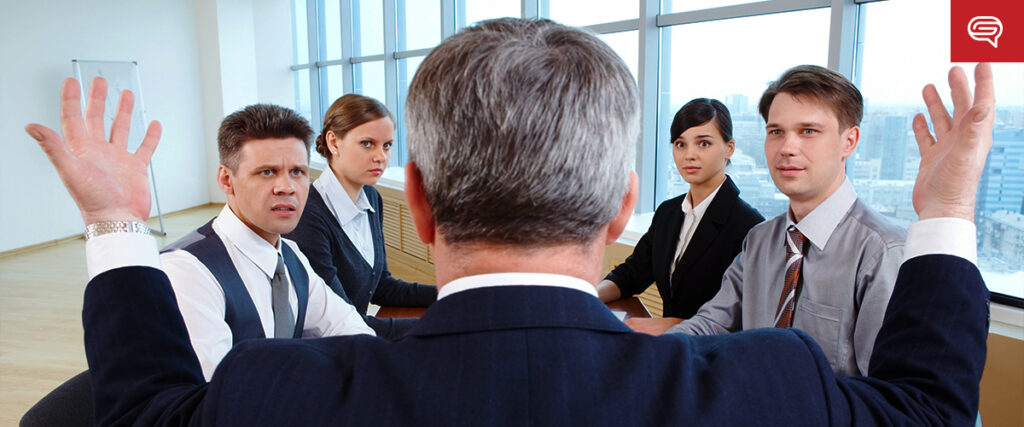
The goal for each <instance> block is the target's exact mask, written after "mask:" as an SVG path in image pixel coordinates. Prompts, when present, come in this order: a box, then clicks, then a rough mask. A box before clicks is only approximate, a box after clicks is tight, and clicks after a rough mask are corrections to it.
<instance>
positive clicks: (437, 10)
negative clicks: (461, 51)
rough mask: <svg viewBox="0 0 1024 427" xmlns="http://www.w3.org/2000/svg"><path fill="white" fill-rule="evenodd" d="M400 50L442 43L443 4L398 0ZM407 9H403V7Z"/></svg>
mask: <svg viewBox="0 0 1024 427" xmlns="http://www.w3.org/2000/svg"><path fill="white" fill-rule="evenodd" d="M397 3H398V50H399V51H403V50H416V49H424V48H428V47H434V46H436V45H438V44H440V43H441V2H438V1H435V0H397ZM403 3H404V5H405V7H402V5H403Z"/></svg>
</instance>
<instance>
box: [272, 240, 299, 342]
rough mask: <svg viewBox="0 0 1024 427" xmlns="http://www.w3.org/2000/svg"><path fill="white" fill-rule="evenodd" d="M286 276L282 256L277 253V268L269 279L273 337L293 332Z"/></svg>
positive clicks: (288, 336) (293, 320) (286, 335)
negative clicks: (272, 310)
mask: <svg viewBox="0 0 1024 427" xmlns="http://www.w3.org/2000/svg"><path fill="white" fill-rule="evenodd" d="M288 286H289V285H288V276H287V275H285V272H284V258H282V257H281V254H277V270H275V271H274V278H272V279H270V299H271V304H272V306H273V308H274V337H275V338H291V337H292V335H294V333H295V319H293V318H292V306H291V304H288Z"/></svg>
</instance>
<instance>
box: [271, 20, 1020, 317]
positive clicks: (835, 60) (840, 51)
mask: <svg viewBox="0 0 1024 427" xmlns="http://www.w3.org/2000/svg"><path fill="white" fill-rule="evenodd" d="M291 1H292V4H293V6H292V11H293V14H294V11H295V6H294V5H295V3H296V2H305V6H306V15H307V16H306V22H307V27H308V28H307V31H306V37H308V39H307V41H308V43H307V45H308V49H309V52H308V54H309V56H308V57H309V62H306V63H300V64H294V65H292V66H291V70H292V71H293V72H296V73H297V72H302V71H303V70H310V71H309V72H310V78H309V93H310V94H311V96H310V100H311V102H310V103H311V114H312V116H313V117H314V120H313V122H314V123H311V124H312V126H313V128H314V130H315V131H317V132H319V130H320V127H321V124H320V123H318V120H316V118H318V117H322V116H323V112H324V111H326V109H327V107H328V106H329V105H330V103H331V102H332V101H333V100H332V99H329V94H328V93H327V86H328V85H327V82H326V80H325V79H326V78H327V68H326V67H328V66H333V65H341V66H342V87H343V88H344V92H345V93H352V91H353V78H354V73H353V67H354V66H355V65H356V64H359V63H362V62H368V61H383V62H384V72H385V76H384V81H385V93H386V95H385V99H382V100H381V101H382V102H384V104H385V105H386V106H387V107H388V109H390V110H391V111H392V112H393V113H394V114H395V117H396V120H397V121H398V123H397V129H396V134H395V142H396V144H395V149H394V150H393V151H392V153H393V154H392V160H391V162H392V165H401V164H404V163H405V162H407V161H408V154H407V150H406V149H405V138H406V130H405V126H404V125H403V122H404V120H402V118H403V117H404V116H405V111H404V105H401V104H400V102H401V101H403V100H404V94H405V90H406V88H404V87H403V88H400V87H398V84H399V81H401V80H407V79H406V77H411V76H400V75H399V73H400V72H401V71H402V70H403V69H404V67H400V64H399V61H401V60H404V59H408V58H412V57H419V56H425V55H427V54H429V53H430V51H431V50H432V49H433V48H432V47H431V48H423V49H413V50H401V49H399V41H400V40H404V39H405V34H404V33H403V31H404V28H403V26H402V25H399V23H400V22H402V21H401V18H402V14H403V13H404V9H405V7H404V6H405V1H406V0H382V1H383V8H384V22H383V23H382V25H383V30H384V31H383V33H384V35H383V38H384V40H383V42H384V52H383V53H382V54H375V55H367V56H353V52H354V46H355V45H356V43H359V37H360V35H359V34H357V32H355V31H354V29H356V28H358V27H357V25H358V24H357V23H355V22H353V21H354V19H355V14H353V13H352V10H353V9H352V6H353V1H358V0H334V1H338V2H339V3H340V11H341V16H339V17H337V19H340V20H341V26H340V28H341V38H342V40H341V50H342V57H341V58H340V59H333V60H321V59H322V58H325V55H326V52H325V51H326V48H325V44H326V43H325V42H324V40H325V37H326V35H325V34H324V27H325V26H324V22H325V21H324V20H325V19H334V17H326V16H324V14H323V13H321V11H323V10H324V4H325V3H324V2H325V1H330V0H291ZM438 1H439V3H440V8H441V21H440V22H439V23H438V25H439V26H440V28H439V31H440V33H441V40H442V41H443V40H444V39H446V38H448V37H450V36H451V35H453V34H454V33H455V32H456V29H457V28H459V27H460V25H462V24H465V14H466V5H465V2H466V1H467V0H438ZM550 1H552V0H520V6H521V7H520V12H521V14H520V16H521V17H525V18H537V17H547V16H549V15H550ZM555 1H557V0H555ZM672 1H684V0H639V8H640V10H639V18H637V19H627V20H621V21H614V22H603V23H597V24H593V25H588V26H586V27H583V28H585V29H587V30H589V31H592V32H594V33H597V34H611V33H617V32H623V31H637V32H638V42H639V46H638V64H636V70H637V76H636V77H637V84H638V88H639V93H640V103H641V124H640V136H639V141H638V143H637V151H636V164H635V170H636V173H637V175H638V176H639V178H640V184H641V185H640V193H639V200H638V203H637V207H636V210H635V213H637V214H648V215H649V214H650V213H651V212H653V211H654V209H655V208H656V207H657V202H658V200H657V197H656V195H657V194H658V192H657V191H656V190H657V188H656V186H657V185H659V183H658V181H657V179H656V170H657V164H658V159H657V156H658V150H657V135H658V132H659V130H660V129H662V128H666V127H667V126H668V124H667V123H659V117H658V111H659V103H658V96H659V79H660V78H661V77H662V76H661V75H660V73H661V67H660V61H661V60H662V59H663V58H662V57H661V52H660V43H661V37H662V35H661V30H662V29H664V28H668V27H673V26H678V25H687V24H693V23H700V22H708V21H715V20H726V19H735V18H745V17H752V16H761V15H769V14H776V13H786V12H794V11H800V10H807V9H818V8H829V9H830V11H831V13H830V22H829V41H828V46H829V48H828V62H827V64H828V68H829V69H831V70H834V71H837V72H839V73H840V74H842V75H844V76H846V77H847V78H849V79H850V80H851V81H853V82H854V83H855V84H858V83H859V76H858V71H859V70H860V61H861V60H862V58H860V55H859V52H857V40H858V38H859V37H860V36H862V34H860V33H859V32H860V31H862V28H861V26H860V25H859V18H860V7H859V6H860V5H862V4H866V3H872V2H876V1H887V0H768V1H756V0H752V1H751V2H750V3H745V4H737V5H729V6H722V7H715V8H709V9H702V10H693V11H685V12H675V13H662V10H665V9H671V8H670V7H665V5H667V4H670V2H672ZM663 8H664V9H663ZM346 12H348V13H346ZM292 19H293V28H294V25H295V22H294V21H295V17H294V16H293V18H292ZM293 35H295V37H298V36H299V35H298V34H295V31H294V30H293ZM293 45H295V44H294V43H293ZM858 87H859V84H858ZM314 157H315V159H314V160H313V161H312V164H313V166H314V167H326V163H325V162H323V161H322V160H320V159H319V157H318V156H314ZM391 184H393V185H396V186H399V187H400V186H401V182H394V183H391ZM992 300H993V301H995V302H998V303H1002V304H1007V305H1012V306H1016V307H1024V299H1022V298H1017V297H1014V296H1010V295H1004V294H999V293H993V294H992Z"/></svg>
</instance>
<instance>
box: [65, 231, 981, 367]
mask: <svg viewBox="0 0 1024 427" xmlns="http://www.w3.org/2000/svg"><path fill="white" fill-rule="evenodd" d="M232 216H233V215H232ZM975 233H976V228H975V225H974V223H973V222H971V221H967V220H963V219H958V218H933V219H926V220H920V221H918V222H916V223H914V224H912V225H911V226H910V227H909V228H908V230H907V240H906V245H905V249H904V258H905V259H906V260H909V259H911V258H914V257H918V256H922V255H930V254H948V255H954V256H958V257H961V258H964V259H966V260H968V261H970V262H971V263H973V264H977V241H976V234H975ZM286 242H287V241H286ZM289 244H292V247H293V248H295V246H294V244H293V243H291V242H289ZM296 252H297V253H298V250H297V248H296ZM85 254H86V262H87V265H88V269H89V277H90V279H91V278H93V277H95V276H97V275H99V274H101V273H103V272H105V271H107V270H112V269H115V268H119V267H126V266H148V267H153V268H160V258H158V256H157V248H156V244H155V240H154V238H153V237H152V236H147V235H142V234H137V233H127V232H124V233H111V234H106V235H102V236H99V237H95V238H92V239H90V240H88V241H87V242H86V244H85ZM233 259H234V258H233ZM300 259H301V260H302V262H303V264H304V265H306V269H307V271H308V272H309V277H310V279H311V283H310V303H309V305H310V306H309V308H307V324H312V322H311V321H310V320H309V319H310V315H311V314H312V313H313V312H314V311H316V310H314V309H313V307H314V306H317V307H320V308H321V310H322V309H323V308H324V306H325V305H328V304H327V302H326V301H323V302H320V303H314V300H315V299H317V298H314V294H316V295H327V294H330V295H334V294H333V292H330V290H329V289H327V287H326V285H324V284H323V282H322V281H320V280H316V279H314V278H317V277H318V276H317V275H316V274H314V273H313V272H312V269H310V268H309V264H308V262H307V261H306V259H305V257H304V256H301V255H300ZM197 262H198V261H197ZM200 268H202V266H201V265H200ZM202 271H203V275H205V276H206V280H205V282H207V287H210V286H215V287H216V289H217V290H218V292H219V289H220V288H219V286H216V284H215V283H214V282H213V277H212V275H210V273H209V272H208V271H205V268H202ZM314 282H315V283H316V284H314ZM268 283H269V282H268ZM144 285H146V284H140V286H144ZM510 285H540V286H559V287H567V288H572V289H577V290H580V291H581V292H587V293H589V294H591V295H594V296H595V297H596V295H597V293H596V290H595V289H594V286H593V285H592V284H590V283H587V282H586V281H583V280H580V279H577V278H574V277H568V276H562V275H557V274H539V273H499V274H485V275H477V276H467V277H463V278H460V279H456V280H453V281H451V282H449V283H447V284H446V285H444V286H443V287H441V289H440V290H439V291H438V296H437V297H438V299H439V300H440V299H441V298H444V297H445V296H447V295H451V294H453V293H457V292H461V291H464V290H469V289H476V288H481V287H487V286H510ZM268 289H269V286H268ZM218 292H213V293H212V295H214V296H215V297H216V296H217V294H218ZM267 294H268V295H269V290H268V291H267ZM268 299H269V297H268ZM323 299H324V300H326V299H327V298H323ZM218 301H219V316H218V317H216V318H215V320H217V321H218V322H220V323H221V324H223V306H224V301H223V293H220V295H219V297H218ZM342 303H344V302H343V301H342ZM180 304H181V301H180V300H179V305H180ZM268 304H269V303H268ZM207 306H212V304H209V303H208V304H207ZM182 310H183V312H184V309H182ZM211 310H212V309H211ZM348 310H349V311H354V309H352V308H351V306H349V307H348ZM261 318H265V317H264V316H261ZM270 318H272V316H271V317H270ZM213 320H214V319H211V323H212V321H213ZM361 322H362V321H361V319H360V323H361ZM362 327H364V328H365V325H362ZM223 329H227V326H226V324H224V326H223ZM192 330H193V328H192V327H191V326H189V331H190V333H191V332H192ZM264 330H273V328H272V327H268V326H266V324H265V326H264ZM366 332H367V333H372V331H370V330H369V328H366ZM226 333H227V334H230V330H227V331H226ZM325 335H326V334H325ZM227 337H228V338H227V348H230V345H231V340H230V335H228V336H227ZM193 345H195V343H194V342H193ZM221 347H223V344H222V345H221ZM227 348H224V349H223V350H222V351H223V353H221V356H220V357H223V354H224V353H226V352H227ZM197 353H198V350H197ZM220 357H218V358H217V360H218V361H219V360H220ZM200 359H201V360H202V357H200ZM207 363H208V362H207ZM213 365H216V363H214V364H213ZM203 372H204V374H205V375H206V376H207V378H209V377H210V375H211V374H212V372H213V369H212V367H211V368H209V369H207V367H206V365H204V367H203Z"/></svg>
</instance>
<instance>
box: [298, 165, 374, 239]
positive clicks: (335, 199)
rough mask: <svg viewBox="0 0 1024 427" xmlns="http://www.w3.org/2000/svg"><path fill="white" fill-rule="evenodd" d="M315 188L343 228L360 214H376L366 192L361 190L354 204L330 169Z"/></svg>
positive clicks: (317, 180) (317, 181) (320, 178)
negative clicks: (366, 212)
mask: <svg viewBox="0 0 1024 427" xmlns="http://www.w3.org/2000/svg"><path fill="white" fill-rule="evenodd" d="M313 188H316V189H317V191H319V192H320V196H322V197H323V198H324V202H325V204H326V205H327V209H330V211H331V213H332V214H334V218H336V219H337V220H338V224H341V225H342V226H344V225H345V224H348V223H349V222H352V220H353V219H355V218H356V217H357V216H359V214H361V213H363V212H365V211H367V210H369V211H370V212H374V210H373V206H370V201H369V200H367V199H366V192H365V191H363V190H359V197H358V198H357V199H356V202H355V203H352V199H351V198H350V197H349V196H348V193H346V192H345V188H344V187H342V186H341V182H339V181H338V177H336V176H334V171H332V170H331V169H330V168H327V169H325V170H324V172H323V173H321V174H320V177H319V178H317V179H316V181H314V182H313Z"/></svg>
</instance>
